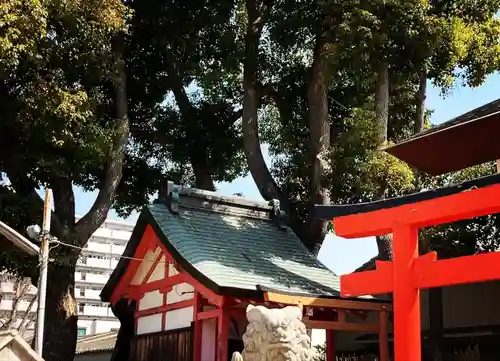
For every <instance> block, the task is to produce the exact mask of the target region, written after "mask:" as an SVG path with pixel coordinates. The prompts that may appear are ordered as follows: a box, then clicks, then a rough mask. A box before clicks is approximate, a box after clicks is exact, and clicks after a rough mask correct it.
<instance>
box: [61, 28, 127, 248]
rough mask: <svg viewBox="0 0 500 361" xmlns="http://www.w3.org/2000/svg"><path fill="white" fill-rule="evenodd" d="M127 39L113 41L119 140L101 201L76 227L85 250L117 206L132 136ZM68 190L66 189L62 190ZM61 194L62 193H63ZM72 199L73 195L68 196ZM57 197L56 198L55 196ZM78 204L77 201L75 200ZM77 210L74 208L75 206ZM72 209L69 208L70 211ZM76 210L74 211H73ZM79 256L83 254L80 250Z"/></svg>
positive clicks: (118, 37) (110, 157) (118, 36)
mask: <svg viewBox="0 0 500 361" xmlns="http://www.w3.org/2000/svg"><path fill="white" fill-rule="evenodd" d="M124 37H125V34H123V33H122V32H120V33H118V34H116V35H115V37H114V38H113V39H112V47H113V55H114V57H115V68H116V76H115V77H114V79H113V86H114V103H115V113H116V114H115V139H114V144H113V147H112V149H111V151H110V154H109V155H108V159H107V164H106V165H105V166H106V168H105V169H106V173H105V175H104V179H103V181H102V183H101V187H100V189H99V193H98V194H97V198H96V200H95V202H94V204H93V205H92V207H91V208H90V210H89V211H88V212H87V214H85V215H84V216H83V217H82V218H81V219H80V220H79V221H78V223H77V224H76V233H77V234H78V238H79V244H78V246H81V247H83V246H84V245H85V244H86V243H87V241H88V239H89V238H90V236H91V235H92V234H93V233H94V232H95V231H96V230H97V228H99V227H100V226H101V224H102V223H103V222H104V221H105V220H106V218H107V217H108V212H109V210H110V209H111V206H112V205H113V201H114V199H115V196H116V190H117V189H118V185H119V184H120V182H121V179H122V176H123V165H124V162H125V154H126V150H127V144H128V137H129V133H130V121H129V118H128V106H127V76H126V71H125V70H126V64H125V59H124V57H123V54H124V42H125V40H124ZM61 191H64V190H61ZM61 191H60V192H61ZM67 196H68V197H70V198H71V197H72V193H69V194H67ZM54 198H55V197H54ZM73 201H74V199H73ZM73 207H74V206H73ZM68 208H71V207H69V206H67V207H66V209H68ZM73 209H74V208H73ZM78 253H79V251H78Z"/></svg>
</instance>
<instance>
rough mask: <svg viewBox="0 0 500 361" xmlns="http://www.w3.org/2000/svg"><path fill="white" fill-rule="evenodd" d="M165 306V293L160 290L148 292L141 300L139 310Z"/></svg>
mask: <svg viewBox="0 0 500 361" xmlns="http://www.w3.org/2000/svg"><path fill="white" fill-rule="evenodd" d="M160 306H163V294H161V293H160V291H159V290H156V291H151V292H146V293H145V294H144V296H143V297H142V298H141V300H140V301H139V311H142V310H148V309H150V308H154V307H160Z"/></svg>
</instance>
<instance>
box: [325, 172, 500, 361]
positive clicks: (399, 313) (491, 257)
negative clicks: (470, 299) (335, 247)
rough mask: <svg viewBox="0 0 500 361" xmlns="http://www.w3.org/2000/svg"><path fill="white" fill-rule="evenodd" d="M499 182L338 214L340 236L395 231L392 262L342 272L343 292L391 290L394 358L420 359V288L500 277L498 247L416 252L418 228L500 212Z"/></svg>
mask: <svg viewBox="0 0 500 361" xmlns="http://www.w3.org/2000/svg"><path fill="white" fill-rule="evenodd" d="M497 178H498V179H497ZM495 182H497V183H494V184H487V185H486V186H482V188H472V189H468V190H465V191H460V192H457V193H455V194H450V192H448V193H445V194H448V195H445V196H442V197H434V198H431V199H427V200H422V201H419V202H414V203H408V202H406V204H405V199H404V198H405V197H403V198H400V199H397V200H398V201H397V202H395V203H396V204H399V205H397V206H394V207H392V208H388V207H390V205H389V206H386V207H385V208H379V209H375V210H368V211H366V212H364V213H359V212H358V213H355V214H353V213H354V212H350V214H347V215H344V216H340V217H338V218H334V220H333V222H334V226H335V233H336V234H337V235H338V236H340V237H346V238H361V237H369V236H376V235H384V234H389V233H392V234H393V257H394V260H393V262H377V265H376V266H377V267H376V270H375V271H366V272H359V273H353V274H349V275H344V276H341V279H340V286H341V295H342V296H343V297H350V296H351V297H352V296H362V295H377V294H385V293H391V292H392V293H393V299H394V355H395V360H396V361H420V360H421V328H420V290H421V289H425V288H432V287H443V286H451V285H458V284H465V283H474V282H481V281H492V280H499V279H500V252H492V253H484V254H479V255H474V256H466V257H457V258H452V259H446V260H439V261H438V260H437V255H436V253H435V252H430V253H427V254H426V255H423V256H420V257H419V254H418V231H419V229H420V228H423V227H428V226H434V225H439V224H443V223H450V222H455V221H458V220H462V219H467V218H473V217H479V216H484V215H488V214H494V213H498V212H500V178H499V177H498V176H496V178H495ZM480 186H481V185H480ZM421 199H422V198H421ZM386 202H387V201H386ZM345 207H351V208H354V207H356V206H345ZM374 208H376V207H372V208H371V209H374ZM347 213H349V212H347Z"/></svg>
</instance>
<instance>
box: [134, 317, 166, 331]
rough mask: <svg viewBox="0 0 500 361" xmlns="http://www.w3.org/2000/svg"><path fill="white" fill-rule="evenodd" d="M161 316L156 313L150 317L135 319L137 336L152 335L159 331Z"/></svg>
mask: <svg viewBox="0 0 500 361" xmlns="http://www.w3.org/2000/svg"><path fill="white" fill-rule="evenodd" d="M161 321H162V314H161V313H157V314H154V315H150V316H144V317H139V318H138V319H137V334H138V335H144V334H146V333H154V332H160V331H161V326H162V324H161Z"/></svg>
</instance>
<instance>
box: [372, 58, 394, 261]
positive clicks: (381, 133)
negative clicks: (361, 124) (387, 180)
mask: <svg viewBox="0 0 500 361" xmlns="http://www.w3.org/2000/svg"><path fill="white" fill-rule="evenodd" d="M375 121H376V127H377V129H376V130H377V143H378V147H379V148H381V147H383V146H384V145H385V144H386V143H387V128H388V122H389V64H388V62H387V60H385V59H381V60H380V61H379V64H378V69H377V81H376V84H375ZM383 188H384V187H382V186H381V189H380V194H379V197H378V198H383V197H384V193H385V190H384V189H383ZM376 241H377V248H378V258H379V259H381V260H384V261H387V260H392V235H382V236H377V237H376Z"/></svg>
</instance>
